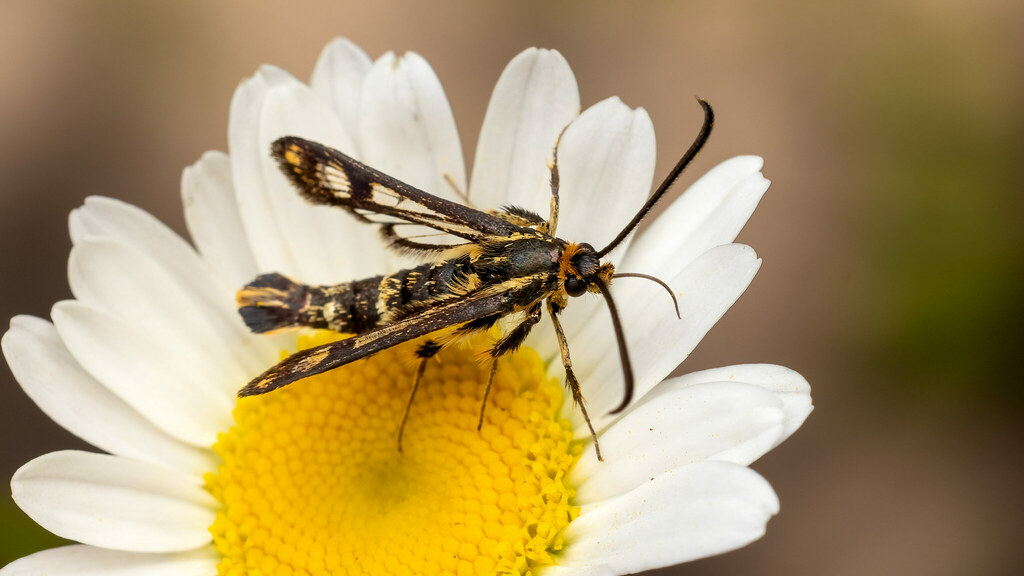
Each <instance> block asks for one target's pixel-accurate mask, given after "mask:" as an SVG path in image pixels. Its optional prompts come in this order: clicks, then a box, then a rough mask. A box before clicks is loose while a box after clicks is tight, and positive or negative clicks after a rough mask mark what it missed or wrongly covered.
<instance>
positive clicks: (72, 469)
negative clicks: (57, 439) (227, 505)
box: [11, 450, 217, 552]
mask: <svg viewBox="0 0 1024 576" xmlns="http://www.w3.org/2000/svg"><path fill="white" fill-rule="evenodd" d="M11 494H12V496H13V497H14V501H15V502H16V503H17V504H18V506H19V507H21V509H22V510H24V511H25V513H26V514H28V515H29V516H30V517H31V518H32V519H33V520H35V521H36V522H37V523H38V524H39V525H40V526H42V527H43V528H46V529H47V530H49V531H50V532H52V533H54V534H56V535H58V536H61V537H62V538H68V539H70V540H76V541H78V542H81V543H83V544H92V545H94V546H100V547H103V548H112V549H115V550H126V551H131V552H178V551H183V550H192V549H194V548H198V547H200V546H203V545H204V544H207V543H209V542H210V533H209V532H208V531H207V528H208V527H209V526H210V524H212V523H213V520H214V517H215V512H214V509H215V507H216V506H217V502H216V500H214V499H213V497H212V496H210V495H209V494H208V493H206V491H205V490H203V489H202V488H201V487H199V486H196V485H194V484H192V483H191V482H189V481H188V480H187V479H186V478H184V477H182V476H178V475H176V474H174V473H171V472H168V471H167V470H166V469H164V468H160V467H157V466H153V465H152V464H148V463H145V462H139V461H137V460H128V459H126V458H119V457H117V456H110V455H107V454H92V453H89V452H78V451H73V450H66V451H62V452H51V453H50V454H45V455H43V456H40V457H39V458H36V459H35V460H32V461H31V462H29V463H27V464H25V465H24V466H22V467H21V468H20V469H18V471H17V472H15V473H14V477H13V478H12V479H11Z"/></svg>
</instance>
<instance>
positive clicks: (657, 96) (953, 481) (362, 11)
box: [0, 0, 1024, 576]
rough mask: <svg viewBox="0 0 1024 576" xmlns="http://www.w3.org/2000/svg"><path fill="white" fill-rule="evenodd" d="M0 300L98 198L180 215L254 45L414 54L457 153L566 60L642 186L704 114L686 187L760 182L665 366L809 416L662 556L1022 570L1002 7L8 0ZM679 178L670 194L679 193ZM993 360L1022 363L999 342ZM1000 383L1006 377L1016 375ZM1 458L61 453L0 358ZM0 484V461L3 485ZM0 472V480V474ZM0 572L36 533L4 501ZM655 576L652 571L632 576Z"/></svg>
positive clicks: (222, 127) (55, 281)
mask: <svg viewBox="0 0 1024 576" xmlns="http://www.w3.org/2000/svg"><path fill="white" fill-rule="evenodd" d="M2 9H3V10H2V12H3V14H4V16H3V18H2V19H0V78H2V85H3V88H2V89H0V269H2V270H4V271H5V272H4V273H3V280H2V282H0V293H2V297H0V318H6V317H10V316H13V315H15V314H34V315H38V316H44V317H45V316H47V315H48V314H49V309H50V306H51V305H52V303H54V302H56V301H57V300H60V299H64V298H68V297H70V291H69V290H68V288H67V281H66V268H65V266H66V258H67V254H68V250H69V248H70V241H69V240H68V236H67V230H66V222H67V214H68V212H69V211H70V210H71V209H72V208H74V207H76V206H78V205H79V204H80V203H81V202H82V200H83V198H85V196H87V195H90V194H103V195H108V196H113V197H115V198H119V199H122V200H125V201H128V202H131V203H133V204H136V205H138V206H141V207H143V208H145V209H146V210H148V211H150V212H152V213H153V214H155V215H157V216H158V217H159V218H160V219H161V220H163V221H164V222H166V223H168V224H169V225H170V226H171V227H172V228H174V229H175V230H176V231H178V232H179V233H182V234H184V232H185V227H184V220H183V217H182V213H181V208H180V197H179V179H180V174H181V170H182V169H183V168H184V167H185V166H187V165H189V164H191V163H193V162H194V161H195V160H196V159H197V158H198V157H199V155H200V154H201V153H202V152H203V151H205V150H208V149H221V150H223V149H225V148H226V140H227V136H226V131H227V120H228V104H229V102H230V99H231V95H232V92H233V91H234V89H235V87H236V86H237V84H238V82H239V81H240V80H241V79H243V78H244V77H246V76H248V75H250V74H252V73H253V72H254V71H255V69H256V68H257V67H258V66H259V65H260V64H263V63H273V64H276V65H279V66H281V67H283V68H285V69H287V70H289V71H291V72H292V73H293V74H295V75H296V76H297V77H299V78H301V79H308V78H309V74H310V72H311V71H312V67H313V64H314V62H315V60H316V58H317V56H318V55H319V53H320V50H321V49H322V48H323V46H324V45H325V44H326V43H327V41H328V40H330V39H331V38H333V37H334V36H347V37H348V38H350V39H352V40H354V41H355V42H356V43H358V44H359V45H361V46H362V47H363V48H364V49H365V50H366V51H367V52H368V53H369V54H370V56H371V57H374V58H376V57H377V56H379V55H380V54H381V53H383V52H385V51H387V50H395V51H398V52H404V51H406V50H413V51H416V52H419V53H420V54H422V55H423V56H425V57H426V58H427V59H428V60H429V62H430V63H431V64H432V65H433V67H434V69H435V70H436V72H437V74H438V75H439V77H440V78H441V81H442V82H443V83H444V87H445V89H446V91H447V94H448V97H449V99H450V101H451V103H452V107H453V109H454V112H455V117H456V119H457V121H458V123H459V129H460V131H461V136H462V142H463V146H464V149H465V150H467V151H468V153H467V162H471V152H472V151H473V150H475V146H476V138H477V131H478V130H479V127H480V123H481V121H482V119H483V114H484V110H485V107H486V105H487V101H488V98H489V97H490V92H491V89H492V87H493V85H494V82H495V80H497V78H498V75H499V74H500V73H501V70H502V69H503V67H504V66H505V64H506V63H507V62H508V61H509V59H511V58H512V57H513V56H514V55H516V54H517V53H518V52H520V51H521V50H522V49H524V48H526V47H529V46H542V47H547V48H555V49H558V50H560V51H561V52H562V53H563V54H564V55H565V56H566V58H567V59H568V60H569V62H570V64H571V65H572V67H573V69H574V71H575V73H576V75H577V78H578V81H579V86H580V92H581V94H582V98H583V105H584V106H588V105H590V104H593V103H595V102H597V101H599V100H601V99H603V98H605V97H607V96H610V95H618V96H620V97H621V98H622V100H623V101H625V102H626V103H627V104H629V105H631V106H643V107H644V108H646V109H647V110H648V111H649V112H650V115H651V117H652V119H653V121H654V125H655V128H656V130H657V135H658V150H659V153H658V173H657V175H656V178H660V177H661V176H662V175H663V174H664V173H665V172H666V171H667V170H668V169H669V168H670V167H671V166H672V164H673V163H674V162H675V161H676V159H677V158H678V156H679V154H680V153H681V152H682V151H683V150H684V149H685V148H686V146H688V145H689V143H690V140H691V139H692V137H693V135H694V134H695V132H696V130H697V127H698V126H699V123H700V112H699V108H698V107H697V106H696V105H694V103H693V95H694V94H699V95H701V96H702V97H704V98H707V99H708V100H710V101H711V102H712V103H713V104H714V105H715V108H716V111H717V114H718V123H717V125H716V132H715V134H714V136H713V137H712V140H711V143H710V145H709V146H708V147H707V148H706V149H705V151H704V152H703V153H702V154H701V156H700V157H699V158H698V159H697V161H696V162H695V164H694V165H693V167H692V169H691V171H690V173H689V175H684V177H683V181H684V182H687V183H688V182H691V181H692V180H693V178H694V175H696V174H700V173H701V172H703V171H704V170H707V169H708V168H710V167H711V166H713V165H715V164H717V163H718V162H720V161H721V160H724V159H725V158H728V157H730V156H734V155H737V154H758V155H761V156H763V157H764V158H765V168H764V173H765V175H766V176H767V177H768V178H770V179H771V180H772V181H773V184H772V188H771V190H770V191H769V192H768V194H767V195H766V196H765V198H764V200H763V201H762V203H761V206H760V208H759V209H758V211H757V212H756V213H755V215H754V217H753V218H752V220H751V221H750V223H749V224H748V226H747V227H746V229H745V230H744V231H743V233H742V234H741V236H740V241H741V242H744V243H747V244H750V245H752V246H754V247H755V248H756V249H757V251H758V253H759V254H760V256H761V257H762V258H763V259H764V265H763V266H762V268H761V271H760V273H759V274H758V277H757V278H756V279H755V281H754V283H753V284H752V286H751V287H750V289H749V290H748V291H747V293H746V294H745V295H744V296H743V297H742V298H741V299H740V301H739V302H738V303H737V304H736V305H735V306H734V307H733V308H732V310H730V312H729V313H728V314H727V315H726V316H725V318H724V319H723V320H722V321H721V322H720V323H719V325H718V326H717V327H716V328H715V329H713V330H712V332H711V333H710V334H709V336H708V337H707V338H706V339H705V341H704V342H703V343H702V344H701V345H700V347H699V348H698V349H697V350H696V352H695V353H694V354H693V355H692V356H691V357H690V359H688V360H687V362H686V364H685V365H684V366H683V367H682V369H683V370H686V371H691V370H696V369H701V368H708V367H712V366H721V365H728V364H738V363H746V362H771V363H777V364H782V365H785V366H789V367H792V368H794V369H796V370H798V371H799V372H801V373H802V374H804V375H805V376H806V377H807V379H808V380H809V381H810V382H811V385H812V388H813V394H814V402H815V405H816V409H815V411H814V413H813V414H812V415H811V417H810V418H809V419H808V421H807V423H806V424H805V425H804V427H803V428H802V429H801V430H800V431H799V432H797V434H795V435H794V436H793V438H791V439H790V440H789V441H787V442H786V443H785V444H784V445H783V446H781V447H780V448H778V449H777V450H775V451H773V452H772V453H770V454H769V455H767V456H766V457H764V458H763V459H762V460H760V461H759V462H757V463H756V464H755V465H754V468H756V469H757V470H758V471H759V472H760V473H762V474H763V475H764V476H766V477H767V478H768V479H769V480H770V481H771V483H772V485H773V486H774V487H775V489H776V490H777V491H778V493H779V496H780V499H781V502H782V510H781V513H780V514H779V515H778V516H777V517H776V518H775V519H773V520H772V521H771V522H770V524H769V527H768V533H767V535H766V536H765V537H764V538H763V539H761V540H759V541H758V542H756V543H754V544H753V545H751V546H749V547H747V548H745V549H743V550H740V551H738V552H733V553H730V554H727V555H724V556H720V557H715V558H710V559H705V560H701V561H698V562H694V563H691V564H687V565H684V566H679V567H675V568H672V569H665V570H662V571H658V572H655V573H656V574H666V575H667V574H708V575H720V574H721V575H724V574H740V573H748V574H749V573H756V574H791V575H802V574H815V575H817V574H830V575H833V576H845V575H860V574H939V575H944V574H949V575H960V574H981V575H989V574H993V575H994V574H1007V575H1009V574H1024V547H1022V546H1021V544H1022V543H1024V528H1022V526H1021V524H1022V520H1024V496H1022V495H1021V491H1022V487H1024V461H1022V458H1021V447H1020V446H1021V440H1022V439H1024V438H1022V435H1021V431H1020V428H1021V427H1020V419H1021V414H1022V408H1024V393H1022V386H1024V384H1022V382H1024V378H1021V376H1020V373H1019V372H1016V371H1015V370H1016V369H1015V368H1014V366H1016V363H1017V361H1018V360H1019V358H1020V357H1019V356H1017V354H1019V353H1020V347H1021V344H1020V342H1021V341H1020V332H1021V326H1022V325H1024V303H1022V302H1024V300H1022V299H1021V293H1022V288H1024V226H1022V225H1021V216H1022V214H1024V206H1022V204H1024V200H1022V198H1024V195H1022V194H1021V189H1020V185H1019V184H1018V182H1019V169H1018V168H1014V166H1015V165H1017V166H1019V164H1018V162H1020V161H1021V158H1022V156H1024V154H1022V152H1024V137H1022V136H1024V99H1022V98H1021V96H1020V95H1021V92H1022V88H1024V73H1022V71H1024V42H1022V41H1021V39H1020V31H1021V30H1024V4H1021V3H1020V2H1012V1H1007V0H975V1H974V2H970V3H967V2H954V1H942V0H940V1H937V2H936V1H930V2H926V1H923V0H918V1H908V2H899V3H894V2H883V1H879V0H867V1H864V2H856V3H830V2H826V3H817V2H797V1H781V2H771V3H768V2H759V1H735V2H711V1H706V2H705V1H697V2H685V3H682V2H680V3H670V2H629V3H627V2H619V3H612V2H604V1H588V2H583V1H569V2H543V1H520V2H500V3H499V2H470V1H465V2H455V1H439V2H429V3H427V2H422V3H413V2H407V3H400V2H391V1H386V2H372V3H371V2H347V1H346V2H316V3H303V4H296V5H292V4H288V5H285V4H282V3H279V2H278V3H269V2H241V1H236V2H217V3H207V2H198V1H180V2H175V3H159V4H158V3H131V2H99V1H88V2H77V1H76V2H70V1H69V2H61V1H52V2H46V3H27V2H26V3H22V2H13V1H8V0H4V1H3V2H2ZM680 189H682V188H680ZM1015 350H1016V351H1017V352H1016V353H1015V352H1014V351H1015ZM1014 374H1017V376H1014ZM0 380H2V382H0V394H2V400H0V425H2V430H0V442H2V446H0V477H2V478H5V479H6V478H9V477H10V476H11V474H12V473H13V472H14V471H15V470H16V469H17V467H18V466H20V465H21V464H23V463H24V462H26V461H28V460H29V459H31V458H33V457H36V456H38V455H40V454H43V453H45V452H47V451H51V450H56V449H62V448H72V447H80V448H85V446H84V445H83V444H82V443H81V442H80V441H78V440H77V439H75V438H74V437H72V436H71V435H70V434H68V433H66V432H64V431H63V430H62V429H60V428H59V427H58V426H56V425H55V424H53V423H52V422H50V421H49V420H48V419H47V418H46V417H45V416H44V415H43V414H42V413H41V412H40V411H39V410H38V409H37V408H36V407H35V406H34V405H33V404H32V403H31V402H30V401H29V400H28V399H27V397H26V396H25V395H24V393H23V392H22V391H21V389H20V388H19V387H18V385H17V384H16V383H15V382H14V380H13V378H12V377H11V376H10V373H9V371H8V370H6V369H0ZM5 482H6V480H5ZM3 492H5V493H6V492H7V490H6V489H5V490H3ZM0 523H2V524H0V526H2V528H0V564H6V563H7V562H9V561H11V560H13V559H14V558H17V557H19V556H22V555H24V554H27V553H30V552H32V551H35V550H39V549H42V548H44V547H49V546H54V545H57V544H59V543H60V542H59V540H58V539H56V538H54V537H52V536H50V535H48V534H46V533H45V532H44V531H43V530H42V529H40V528H38V527H36V526H35V525H34V524H33V523H32V522H31V521H30V520H29V519H28V518H27V517H25V516H24V515H23V514H22V513H21V512H20V511H19V510H18V509H17V507H16V506H14V504H13V503H12V502H11V500H10V498H9V496H8V495H7V494H5V495H4V496H3V498H2V500H0ZM655 573H652V574H655Z"/></svg>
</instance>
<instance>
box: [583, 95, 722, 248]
mask: <svg viewBox="0 0 1024 576" xmlns="http://www.w3.org/2000/svg"><path fill="white" fill-rule="evenodd" d="M697 102H699V103H700V105H701V108H704V125H703V126H701V128H700V133H699V134H697V139H696V140H694V141H693V144H690V149H689V150H687V151H686V154H683V157H682V158H680V159H679V162H677V163H676V166H675V168H673V169H672V171H671V172H669V173H668V176H666V177H665V180H664V181H663V182H662V183H661V185H660V186H658V189H657V190H655V191H654V194H653V195H651V197H650V198H648V199H647V203H646V204H644V206H643V208H641V209H640V211H639V212H637V213H636V216H633V219H632V220H630V221H629V224H626V227H625V228H623V229H622V232H619V235H618V236H616V237H615V239H614V240H612V241H611V243H610V244H608V245H607V246H605V247H604V248H602V249H601V251H600V252H598V253H597V257H598V258H604V255H605V254H607V253H609V252H611V251H612V250H613V249H614V248H615V247H616V246H618V245H619V243H620V242H622V241H623V240H625V238H626V236H629V233H630V232H632V231H633V229H634V228H636V226H637V224H639V223H640V221H641V220H643V219H644V216H647V213H648V212H650V211H651V208H654V205H655V204H657V203H658V200H661V197H662V196H664V195H665V192H667V191H668V189H669V188H670V187H671V186H672V184H674V183H675V181H676V178H679V175H680V174H682V173H683V169H685V168H686V165H687V164H689V163H690V161H691V160H693V158H694V156H696V155H697V153H698V152H700V149H701V148H703V147H704V144H705V143H706V142H707V141H708V136H710V135H711V126H712V125H713V124H714V123H715V112H714V111H713V110H712V109H711V105H710V104H708V103H707V101H705V100H703V99H701V98H699V97H698V98H697Z"/></svg>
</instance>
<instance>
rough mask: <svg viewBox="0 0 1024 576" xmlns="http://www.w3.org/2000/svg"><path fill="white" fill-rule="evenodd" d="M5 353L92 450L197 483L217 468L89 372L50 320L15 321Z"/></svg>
mask: <svg viewBox="0 0 1024 576" xmlns="http://www.w3.org/2000/svg"><path fill="white" fill-rule="evenodd" d="M3 352H4V356H5V357H6V358H7V363H8V365H10V367H11V372H13V373H14V377H15V378H16V379H17V380H18V383H19V384H21V387H22V388H23V389H24V390H25V393H26V394H28V397H29V398H31V399H32V401H33V402H35V403H36V405H37V406H39V408H40V409H41V410H42V411H43V412H44V413H45V414H46V415H47V416H49V417H50V418H51V419H52V420H53V421H54V422H56V423H57V424H60V425H61V426H63V427H64V428H65V429H66V430H68V431H69V432H71V433H72V434H74V435H76V436H78V437H79V438H81V439H83V440H85V441H86V442H88V443H90V444H92V445H93V446H96V447H97V448H101V449H103V450H106V451H107V452H110V453H112V454H117V455H120V456H126V457H129V458H136V459H139V460H145V461H147V462H151V463H153V464H158V465H160V466H164V467H166V468H168V469H171V470H176V471H178V472H181V473H182V474H187V475H188V476H190V477H191V479H192V481H193V482H194V483H200V482H201V481H202V476H203V474H205V473H207V472H210V471H212V470H214V469H216V466H217V464H216V462H215V459H214V457H213V454H212V452H210V451H208V450H200V449H197V448H193V447H191V446H188V445H186V444H183V443H181V442H179V441H177V440H174V439H172V438H171V437H170V436H168V435H166V434H164V433H163V432H161V431H160V430H158V429H157V428H156V427H154V426H153V424H151V423H150V422H149V421H148V420H146V419H145V418H143V417H142V416H140V415H139V413H138V412H136V411H135V410H133V409H132V408H131V407H129V406H128V405H127V404H126V403H125V402H124V401H123V400H121V399H120V398H118V397H117V396H115V395H114V394H113V393H111V392H110V391H109V390H107V389H106V388H104V387H103V385H101V384H100V383H99V382H97V381H96V379H95V378H93V377H92V376H90V375H89V374H87V373H86V372H85V370H84V369H82V367H81V366H80V365H79V364H78V362H76V361H75V359H74V358H73V357H72V356H71V354H70V353H69V352H68V350H67V348H65V347H64V343H63V342H61V340H60V337H59V336H57V331H56V330H55V329H54V327H53V325H52V324H50V323H49V322H47V321H45V320H42V319H40V318H33V317H31V316H16V317H14V318H12V319H11V329H10V330H8V331H7V333H6V334H4V337H3Z"/></svg>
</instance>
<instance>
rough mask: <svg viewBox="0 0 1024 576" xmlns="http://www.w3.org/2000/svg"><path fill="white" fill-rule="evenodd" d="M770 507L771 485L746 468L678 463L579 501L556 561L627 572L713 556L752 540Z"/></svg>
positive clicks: (773, 504)
mask: <svg viewBox="0 0 1024 576" xmlns="http://www.w3.org/2000/svg"><path fill="white" fill-rule="evenodd" d="M778 509H779V502H778V498H777V497H776V496H775V493H774V492H773V491H772V488H771V486H769V485H768V482H767V481H765V480H764V478H762V477H761V476H759V475H758V474H757V473H756V472H754V471H752V470H750V469H749V468H744V467H742V466H737V465H735V464H730V463H726V462H701V463H698V464H693V465H690V466H684V467H682V468H677V469H675V470H672V471H671V472H667V473H665V474H662V475H661V476H657V477H655V478H653V479H650V480H649V481H648V482H646V483H644V484H643V485H641V486H640V487H638V488H637V489H635V490H633V491H632V492H628V493H626V494H623V495H621V496H618V497H616V498H613V499H610V500H606V501H603V502H599V503H596V504H588V505H585V506H584V507H583V509H582V510H581V512H580V516H579V518H577V519H576V520H575V521H573V523H572V524H570V525H569V527H568V529H567V530H566V540H567V541H568V542H570V544H569V545H568V546H567V547H566V550H565V554H564V556H563V558H564V561H563V564H565V565H568V566H572V565H574V564H580V565H588V564H598V565H600V564H607V565H609V566H611V567H612V568H613V569H614V570H615V571H616V573H617V574H632V573H634V572H641V571H643V570H650V569H653V568H660V567H662V566H671V565H674V564H679V563H681V562H688V561H690V560H696V559H698V558H703V557H706V556H712V555H714V554H720V553H722V552H727V551H729V550H734V549H736V548H739V547H741V546H744V545H746V544H749V543H750V542H752V541H754V540H756V539H758V538H760V537H761V536H762V535H763V534H764V530H765V524H766V523H767V522H768V519H769V518H770V517H771V516H773V515H774V514H776V513H777V512H778Z"/></svg>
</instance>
